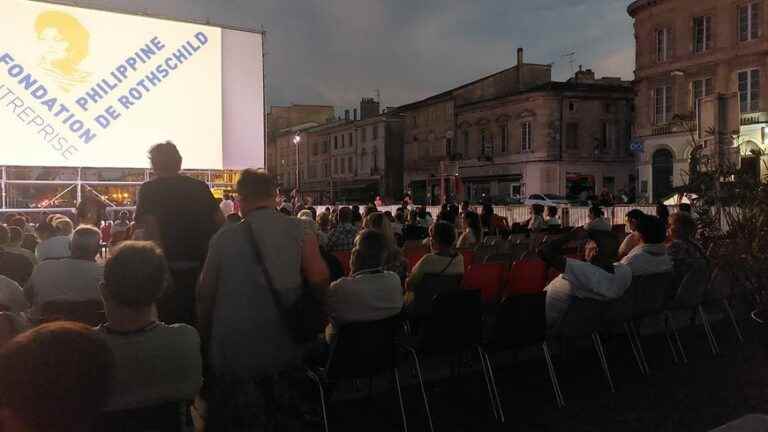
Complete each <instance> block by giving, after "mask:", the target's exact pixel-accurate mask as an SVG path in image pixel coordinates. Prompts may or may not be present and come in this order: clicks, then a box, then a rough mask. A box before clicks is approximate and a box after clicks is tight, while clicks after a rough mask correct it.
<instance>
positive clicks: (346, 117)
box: [344, 110, 349, 121]
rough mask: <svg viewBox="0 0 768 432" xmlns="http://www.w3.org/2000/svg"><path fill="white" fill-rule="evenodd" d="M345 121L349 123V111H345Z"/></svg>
mask: <svg viewBox="0 0 768 432" xmlns="http://www.w3.org/2000/svg"><path fill="white" fill-rule="evenodd" d="M344 120H346V121H349V110H344Z"/></svg>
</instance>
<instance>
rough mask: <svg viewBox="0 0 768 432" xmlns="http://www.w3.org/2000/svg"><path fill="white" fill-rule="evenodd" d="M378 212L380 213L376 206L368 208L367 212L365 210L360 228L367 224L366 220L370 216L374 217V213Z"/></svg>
mask: <svg viewBox="0 0 768 432" xmlns="http://www.w3.org/2000/svg"><path fill="white" fill-rule="evenodd" d="M378 211H379V209H377V208H376V207H375V206H366V207H365V210H363V221H362V222H361V225H360V226H361V227H362V223H364V222H365V220H366V219H367V218H368V216H370V215H372V214H374V213H378Z"/></svg>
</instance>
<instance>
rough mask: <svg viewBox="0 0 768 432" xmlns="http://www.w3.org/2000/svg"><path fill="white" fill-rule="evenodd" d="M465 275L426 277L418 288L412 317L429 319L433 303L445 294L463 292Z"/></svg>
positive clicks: (411, 309)
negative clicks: (440, 295) (462, 284)
mask: <svg viewBox="0 0 768 432" xmlns="http://www.w3.org/2000/svg"><path fill="white" fill-rule="evenodd" d="M463 278H464V276H463V275H432V274H428V275H424V278H423V279H422V280H421V282H420V283H419V285H418V286H417V287H416V289H415V291H414V293H413V296H414V299H413V305H412V306H411V308H410V315H411V317H413V318H417V319H422V318H428V317H429V316H430V315H431V314H432V302H433V300H434V299H435V297H437V295H439V294H441V293H444V292H455V291H461V290H462V287H461V281H462V279H463Z"/></svg>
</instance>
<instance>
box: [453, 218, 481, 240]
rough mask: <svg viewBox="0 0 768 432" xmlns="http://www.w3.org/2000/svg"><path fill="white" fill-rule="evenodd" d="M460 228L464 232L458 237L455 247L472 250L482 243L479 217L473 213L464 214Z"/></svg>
mask: <svg viewBox="0 0 768 432" xmlns="http://www.w3.org/2000/svg"><path fill="white" fill-rule="evenodd" d="M462 226H463V227H464V232H463V233H462V234H461V237H459V241H458V243H457V244H456V247H457V248H459V249H468V248H473V247H475V246H477V245H479V244H481V243H482V242H483V227H482V226H481V225H480V216H478V215H477V213H475V212H473V211H467V212H466V213H464V216H463V220H462Z"/></svg>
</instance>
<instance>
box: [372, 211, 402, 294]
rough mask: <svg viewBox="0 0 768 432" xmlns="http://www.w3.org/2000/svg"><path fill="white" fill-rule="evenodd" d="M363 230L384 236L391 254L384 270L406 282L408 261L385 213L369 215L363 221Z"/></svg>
mask: <svg viewBox="0 0 768 432" xmlns="http://www.w3.org/2000/svg"><path fill="white" fill-rule="evenodd" d="M362 229H363V230H367V229H370V230H374V231H378V232H380V233H382V234H384V237H385V238H386V239H387V243H388V245H389V253H388V254H387V259H386V261H385V263H384V270H387V271H391V272H394V273H397V275H398V276H400V280H401V281H405V278H406V277H407V276H408V260H407V259H405V257H404V256H403V252H402V251H401V250H400V248H398V247H397V239H396V238H395V234H394V232H393V231H392V223H391V222H390V221H389V218H387V216H386V215H385V214H384V213H381V212H375V213H371V214H370V215H368V217H367V218H365V220H364V221H363V227H362Z"/></svg>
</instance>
